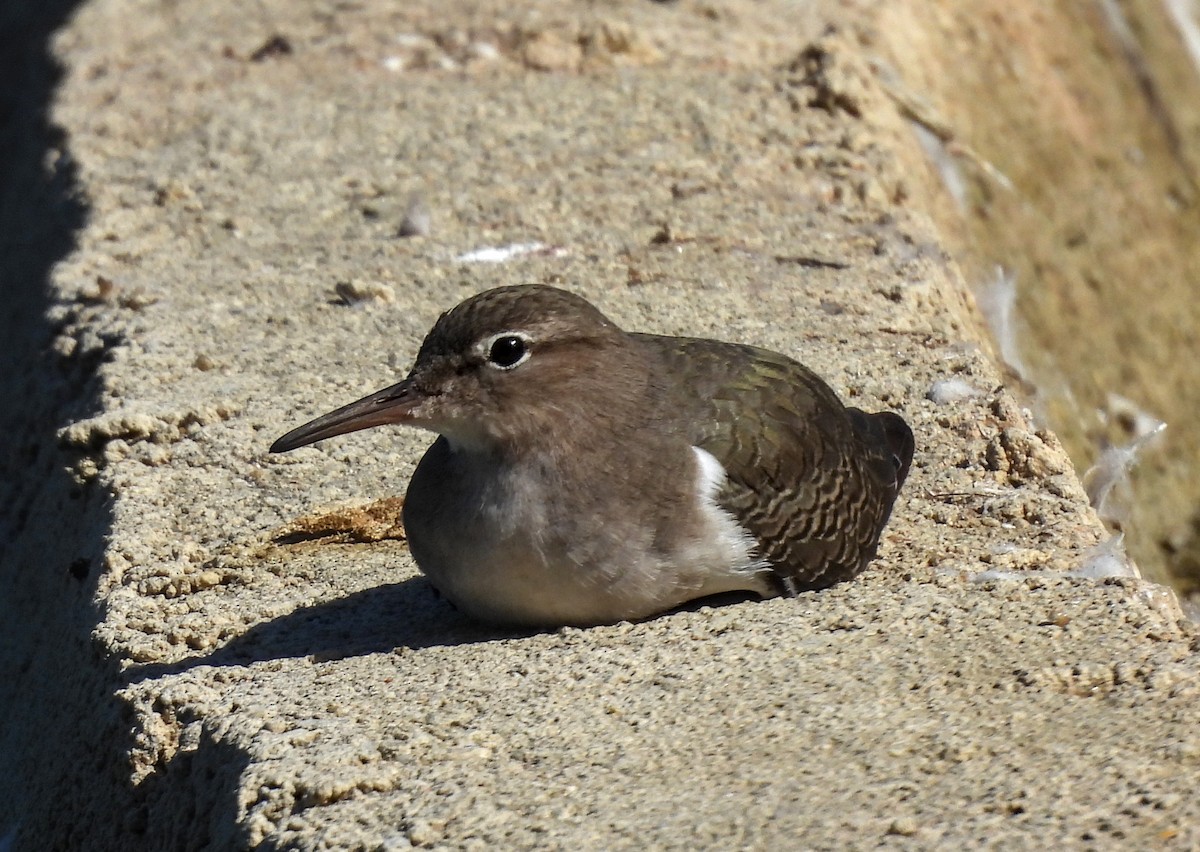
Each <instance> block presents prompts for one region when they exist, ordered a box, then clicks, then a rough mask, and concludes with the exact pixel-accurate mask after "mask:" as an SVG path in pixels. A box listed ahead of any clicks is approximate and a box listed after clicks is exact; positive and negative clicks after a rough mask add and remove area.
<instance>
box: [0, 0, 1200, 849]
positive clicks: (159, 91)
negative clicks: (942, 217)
mask: <svg viewBox="0 0 1200 852" xmlns="http://www.w3.org/2000/svg"><path fill="white" fill-rule="evenodd" d="M67 11H68V9H67V8H66V7H64V8H62V9H60V10H59V12H58V15H59V17H61V16H63V15H65V13H66V12H67ZM74 12H75V14H74V17H73V19H72V20H71V21H70V22H69V23H67V24H65V25H63V26H62V27H61V29H60V30H59V31H58V33H57V35H56V36H55V38H54V41H53V55H54V56H56V57H57V59H58V61H59V62H61V63H62V65H63V66H64V68H65V76H64V78H63V80H62V82H61V83H58V85H57V86H53V84H54V82H55V80H54V76H55V74H54V68H53V65H52V63H50V62H49V60H48V59H46V56H45V55H44V54H39V53H38V48H39V46H44V45H45V44H46V43H47V42H46V40H45V36H46V35H47V34H48V33H49V32H50V30H51V29H52V28H54V27H56V26H58V25H59V21H58V20H57V19H56V18H55V17H54V16H53V15H48V16H47V17H46V18H45V19H42V18H37V17H36V16H35V17H34V19H32V21H25V19H24V18H22V21H23V22H24V24H27V29H28V32H29V33H32V34H33V40H32V41H30V42H29V46H27V47H26V48H25V51H24V52H22V53H21V54H20V56H21V58H22V61H25V62H27V65H28V68H29V69H32V70H30V71H29V74H30V75H31V76H33V77H36V79H38V80H39V81H41V86H40V88H35V89H33V90H32V92H33V95H31V97H39V96H40V97H44V98H45V99H46V100H45V102H44V103H41V104H38V103H25V104H24V106H22V107H21V110H23V111H22V112H20V113H19V114H20V115H23V116H25V117H27V118H36V116H37V115H39V114H40V111H41V110H42V109H43V108H49V110H50V112H49V115H50V123H49V124H45V125H42V124H37V123H36V122H35V123H34V124H33V125H30V128H29V129H27V130H25V131H22V132H23V133H25V134H26V135H25V136H20V135H19V134H17V135H13V136H12V137H11V138H14V139H17V143H19V144H17V143H13V148H14V150H19V151H20V152H22V158H21V159H20V165H21V169H22V170H23V171H21V174H25V175H30V176H33V177H29V178H27V180H28V181H29V182H31V183H32V184H36V185H37V186H38V187H40V189H39V190H38V192H37V193H31V192H29V191H26V190H27V189H28V187H24V185H23V184H21V183H20V180H17V181H16V182H15V183H14V184H13V186H12V187H11V188H10V187H7V186H6V187H5V196H4V203H5V205H6V206H5V208H4V212H5V222H6V223H7V224H11V223H17V224H14V225H13V227H14V228H15V227H17V225H21V226H22V227H30V224H29V219H28V217H29V216H30V215H31V214H39V213H40V214H41V215H43V216H45V217H47V220H48V221H50V220H51V219H52V222H53V223H54V224H53V227H50V226H47V231H48V232H52V233H50V234H49V236H46V235H45V234H42V235H41V236H38V234H37V233H36V232H31V233H34V236H33V237H31V238H30V240H27V241H26V242H24V243H22V242H21V241H20V240H14V239H12V238H11V237H7V236H6V240H8V242H6V254H5V268H4V271H5V275H6V280H5V288H6V292H8V291H9V290H10V289H12V291H13V292H18V290H19V292H20V293H21V294H22V297H21V301H20V302H19V303H14V304H15V305H17V307H15V308H14V309H13V311H12V312H11V313H10V314H9V315H8V316H6V320H5V321H6V323H8V327H7V329H6V330H7V331H8V332H9V333H11V335H12V336H13V337H12V339H13V340H14V341H15V342H16V343H17V344H18V345H17V346H15V347H14V350H13V353H12V354H10V355H6V356H5V357H6V358H12V360H13V364H14V370H13V372H12V373H11V375H10V377H6V378H5V379H4V381H5V389H6V390H7V391H9V398H10V399H12V398H18V399H21V400H25V399H26V398H28V399H29V400H30V402H29V404H28V406H27V407H25V406H23V409H22V410H23V411H28V412H31V416H17V415H16V413H15V412H5V413H4V416H5V417H6V418H8V420H6V421H5V423H6V425H9V429H10V434H12V435H14V436H16V437H17V439H18V440H17V441H15V442H14V443H13V447H14V448H17V449H13V450H10V451H9V452H8V453H6V455H5V464H6V470H7V471H10V472H14V476H13V477H11V478H10V480H9V481H7V482H6V483H5V484H4V488H5V489H6V491H5V494H6V497H7V498H8V499H7V500H6V503H7V505H8V506H9V508H8V509H7V510H6V516H5V524H6V527H5V529H6V530H7V531H9V532H10V533H11V535H10V536H9V538H10V540H11V541H12V543H11V544H8V545H6V546H5V550H4V552H3V557H4V563H3V568H2V570H3V574H2V575H0V582H2V583H3V586H2V590H3V596H2V597H0V630H3V632H4V638H3V642H2V644H0V648H2V649H3V650H2V651H0V666H2V668H0V683H3V684H4V687H3V691H0V702H2V709H0V718H2V719H3V720H4V721H3V727H2V728H0V738H2V739H0V761H2V762H0V848H3V849H6V850H7V849H51V848H59V849H71V848H88V849H110V848H111V849H130V848H138V847H143V848H147V849H174V848H178V849H190V848H211V849H226V848H238V847H251V846H258V847H262V848H301V849H400V848H407V847H409V846H430V847H445V848H458V847H473V848H489V847H501V848H525V847H537V848H596V849H600V848H605V849H611V848H715V847H719V848H732V847H749V848H768V847H771V848H785V847H790V848H796V847H806V848H846V847H852V848H858V847H876V846H880V845H884V846H894V847H901V848H929V847H937V846H941V847H946V848H962V847H966V846H981V845H985V844H987V845H992V844H998V845H1003V846H1011V847H1038V848H1045V847H1049V846H1080V847H1082V846H1092V847H1095V846H1105V845H1125V846H1129V847H1145V846H1150V845H1153V846H1155V847H1157V848H1181V849H1182V848H1195V847H1196V846H1198V845H1200V802H1198V800H1197V799H1196V797H1195V796H1194V795H1191V791H1193V790H1195V789H1196V788H1197V787H1200V709H1198V708H1200V701H1198V700H1197V699H1198V698H1200V636H1198V634H1197V632H1196V629H1195V628H1194V627H1193V626H1191V625H1189V624H1188V623H1187V622H1185V621H1183V620H1182V619H1181V617H1180V614H1179V611H1178V608H1177V606H1176V605H1175V603H1174V599H1173V597H1172V596H1171V594H1170V593H1169V592H1168V591H1166V590H1165V589H1162V588H1160V587H1157V586H1154V585H1151V584H1147V583H1144V582H1142V581H1140V580H1137V579H1135V578H1133V577H1131V576H1128V575H1129V573H1130V572H1131V569H1130V567H1129V566H1128V564H1127V563H1126V562H1124V561H1123V560H1122V559H1121V558H1120V554H1119V553H1118V552H1116V551H1114V550H1113V549H1112V548H1111V547H1110V546H1107V545H1105V544H1104V542H1103V539H1104V533H1103V531H1102V529H1101V528H1100V526H1099V524H1098V523H1097V521H1096V519H1095V516H1094V515H1093V513H1092V512H1091V510H1090V509H1089V508H1088V507H1087V504H1086V498H1085V497H1084V495H1083V493H1082V491H1081V489H1080V486H1079V484H1078V481H1077V479H1076V477H1075V475H1074V473H1073V472H1072V471H1071V468H1070V465H1069V463H1068V462H1067V460H1066V458H1065V456H1064V454H1063V452H1062V450H1061V448H1060V447H1059V446H1058V443H1057V441H1056V440H1055V438H1054V436H1053V435H1050V434H1047V433H1044V432H1038V431H1035V430H1034V429H1032V428H1031V426H1030V425H1029V422H1028V419H1027V417H1026V416H1025V414H1024V413H1023V412H1022V411H1021V409H1020V407H1019V405H1018V404H1017V403H1016V402H1015V401H1014V399H1013V397H1012V396H1011V395H1010V394H1009V393H1008V391H1007V390H1006V389H1005V387H1004V382H1003V380H1002V378H1001V377H1000V375H999V374H998V373H997V371H996V369H995V368H994V366H993V365H992V363H991V362H990V361H989V359H988V357H987V355H986V349H985V347H984V345H983V344H982V343H981V337H980V333H979V331H978V327H977V325H976V324H975V322H974V317H973V313H972V307H971V303H970V299H969V297H968V296H967V295H966V292H965V289H964V287H963V283H962V281H961V278H960V277H959V275H958V273H957V270H956V267H955V265H954V264H953V262H952V261H951V260H950V259H949V257H948V256H947V255H946V253H945V251H944V250H943V249H942V248H941V241H940V239H939V235H938V233H937V232H936V231H935V229H934V228H933V227H932V226H931V225H930V224H929V221H928V219H927V218H926V217H925V216H924V215H923V212H922V209H921V203H920V202H919V199H921V198H924V197H926V196H927V194H928V193H929V192H930V191H931V190H930V186H929V181H930V178H929V176H928V175H927V174H925V173H923V172H920V171H918V170H914V169H912V168H909V167H905V166H903V165H902V164H904V163H912V162H914V155H913V151H914V150H915V149H914V148H913V147H912V146H913V145H914V144H915V143H914V142H913V140H912V139H911V138H910V136H909V135H908V131H907V130H906V129H905V128H904V126H903V124H902V123H901V121H900V120H899V117H898V107H897V104H896V103H895V99H894V98H893V97H890V96H889V95H888V94H887V93H886V92H885V91H884V87H883V86H881V85H880V83H879V81H878V80H877V79H876V77H875V74H876V71H875V70H872V69H873V68H877V65H875V64H874V63H872V61H871V57H870V50H871V48H870V46H869V45H865V44H864V42H863V39H862V38H860V37H858V36H856V35H855V33H859V32H865V31H867V30H868V29H869V27H866V26H865V23H866V22H864V21H862V20H860V19H857V18H855V17H853V15H854V14H858V13H852V12H848V11H846V10H845V9H844V8H843V7H842V6H841V5H839V4H822V3H814V4H811V5H805V6H803V7H802V8H801V9H799V10H798V9H797V8H796V5H795V4H791V3H786V2H782V0H780V2H762V3H750V2H746V3H730V4H724V5H721V6H712V5H707V4H700V3H691V2H680V3H678V4H669V5H668V4H655V3H650V2H634V0H625V2H616V3H611V4H604V5H601V6H597V5H596V4H593V3H583V2H579V3H565V4H561V3H560V4H537V3H532V2H529V3H523V4H517V5H516V6H515V7H514V6H513V5H512V4H494V5H493V4H489V3H480V4H471V5H469V6H468V5H467V4H463V6H462V7H461V8H459V7H458V6H455V5H450V6H449V7H448V6H447V4H444V3H441V4H434V3H424V2H415V3H408V4H403V5H402V6H397V7H395V8H388V7H385V6H382V5H381V6H379V7H378V8H376V7H374V5H373V4H366V5H363V6H356V5H352V4H351V5H345V6H339V5H337V4H333V5H328V4H323V3H316V2H314V3H311V4H306V5H305V6H304V7H303V8H302V9H297V8H295V4H286V5H285V4H282V3H281V4H275V3H260V4H255V5H254V6H253V9H252V10H251V11H249V12H248V11H247V10H246V7H244V6H243V5H241V4H233V3H209V4H199V5H195V4H194V5H191V6H189V5H187V4H184V5H178V4H174V5H166V6H158V5H151V6H147V5H144V4H137V3H134V2H132V1H131V0H95V2H90V3H86V4H84V5H82V6H80V7H79V8H78V9H76V10H74ZM28 14H30V15H33V14H34V13H28ZM830 24H833V25H835V32H834V33H833V34H826V33H827V26H828V25H830ZM9 85H11V84H9ZM55 127H58V128H61V129H62V130H63V131H65V133H66V138H65V139H57V138H55ZM14 133H15V131H14ZM6 138H8V137H6ZM47 168H49V169H51V171H50V172H46V171H45V169H47ZM46 174H50V175H51V176H53V177H54V180H46V181H42V182H40V183H39V180H41V179H40V178H38V177H37V176H44V175H46ZM55 181H57V182H55ZM414 194H415V196H416V197H419V198H420V201H421V204H423V205H424V206H425V207H426V208H427V210H428V212H429V218H430V228H429V233H428V235H425V236H416V237H400V236H399V235H398V232H399V231H400V229H401V223H402V221H403V220H404V219H405V217H406V216H407V215H409V214H410V213H412V212H413V211H412V208H413V198H414ZM85 208H86V209H87V210H88V211H90V216H89V218H88V219H87V221H86V223H84V222H83V217H82V211H83V210H84V209H85ZM51 211H53V212H54V213H55V216H54V217H51V216H50V212H51ZM10 233H16V231H15V230H14V231H10ZM69 240H73V242H74V245H73V246H71V245H70V244H69V242H68V241H69ZM531 244H537V246H538V248H537V249H535V250H532V251H527V252H525V253H524V254H521V255H519V256H517V257H513V258H511V259H510V260H509V261H508V262H503V263H485V262H475V261H473V260H472V258H471V255H470V253H471V252H474V251H477V250H479V249H481V248H485V247H501V246H513V245H525V246H529V245H531ZM29 245H32V246H34V249H32V250H30V249H29V248H28V246H29ZM22 246H25V248H24V249H22V250H21V251H18V249H19V248H21V247H22ZM518 282H549V283H555V284H558V285H560V286H566V287H570V288H572V289H575V290H577V291H579V292H581V293H583V294H584V295H586V296H587V297H589V298H590V299H592V300H594V301H595V302H597V303H598V304H599V305H601V306H602V307H603V308H604V309H605V310H606V311H607V312H609V313H610V315H612V316H613V317H614V318H615V319H617V320H618V321H619V322H621V323H622V324H624V325H626V326H627V327H631V328H638V329H643V330H653V331H660V332H670V333H690V334H703V335H710V336H717V337H722V338H726V339H736V340H744V341H749V342H754V343H758V344H762V345H766V346H770V347H772V348H776V349H779V350H782V351H785V352H790V353H793V354H795V355H796V356H797V357H799V358H801V359H802V360H804V361H805V362H806V363H808V364H810V365H811V366H813V367H814V368H815V369H817V370H818V371H819V372H820V373H822V374H823V375H824V376H826V377H827V378H828V379H829V380H830V381H831V382H832V383H833V385H834V386H835V388H836V389H837V390H838V391H839V392H840V393H841V394H842V395H843V396H844V397H846V398H848V399H850V400H852V401H853V402H854V403H855V404H857V405H861V406H863V407H867V408H881V407H888V408H895V409H897V410H900V411H902V412H903V413H904V415H905V416H906V417H907V418H908V419H909V420H910V422H911V423H912V424H913V425H914V428H915V430H916V433H917V436H918V447H919V449H918V456H917V461H916V463H915V465H914V469H913V473H912V475H911V478H910V481H909V485H908V486H907V489H906V493H905V495H904V496H903V498H902V500H901V504H900V506H899V507H898V509H897V511H896V514H895V517H894V520H893V522H892V524H891V526H890V527H889V530H888V532H887V534H886V536H885V541H884V545H883V548H882V552H881V555H880V558H879V560H878V563H877V564H876V565H875V566H874V567H873V569H872V570H871V571H869V572H868V573H867V574H866V575H865V576H863V577H862V578H861V579H859V580H857V581H855V582H853V583H849V584H844V585H841V586H838V587H836V588H833V589H830V590H827V591H824V592H820V593H813V594H805V595H801V596H799V597H798V598H796V599H794V600H775V601H769V602H761V603H760V602H745V603H738V604H731V605H727V606H717V607H698V608H696V609H693V610H691V611H686V612H680V613H677V614H672V615H669V616H665V617H662V618H658V619H654V620H651V621H648V622H646V623H641V624H620V625H616V626H613V627H604V628H597V629H592V630H585V631H580V630H564V631H561V632H550V633H535V634H508V633H501V632H497V631H495V630H490V629H488V628H485V627H481V626H479V625H475V624H472V623H470V622H468V621H466V620H464V619H463V618H461V617H460V616H458V615H457V614H456V613H455V612H453V611H452V610H451V609H450V608H449V607H448V606H446V605H445V604H443V603H442V602H440V601H439V600H438V599H437V598H436V597H435V596H434V594H433V593H432V590H431V588H430V587H429V586H428V585H427V584H426V583H425V582H424V581H423V580H422V579H420V578H419V577H418V576H417V575H416V573H415V571H414V568H413V565H412V562H411V559H410V557H409V555H408V552H407V550H406V548H405V545H404V542H403V539H402V536H401V535H400V534H399V533H398V531H397V530H396V529H395V528H394V527H393V526H392V525H391V523H390V519H391V518H392V517H394V514H395V504H394V503H393V502H389V501H388V499H387V498H390V497H393V496H395V495H397V494H400V493H402V491H403V488H404V485H405V483H406V481H407V477H408V475H409V473H410V472H411V470H412V468H413V465H414V463H415V461H416V460H417V458H418V457H419V455H420V452H421V449H422V447H423V445H424V444H425V443H426V442H427V438H426V437H425V436H422V435H417V434H409V433H406V432H392V433H389V432H383V431H379V432H377V433H364V434H362V435H358V436H355V437H353V438H352V439H345V440H340V441H333V442H329V444H327V445H325V446H322V447H320V448H316V449H311V450H306V451H302V452H299V453H296V454H293V455H290V456H287V457H283V458H275V457H268V456H267V455H266V453H265V449H266V446H267V445H268V444H269V443H270V440H271V438H273V437H274V436H276V435H277V434H279V433H280V432H281V431H283V430H284V429H286V428H288V427H289V426H291V425H294V424H295V423H297V422H298V421H299V420H301V419H304V418H307V417H309V416H311V415H313V414H315V413H318V412H321V411H324V410H326V409H327V408H329V407H331V406H333V405H335V404H338V403H340V402H343V401H347V400H349V399H352V398H355V397H356V396H357V395H359V394H361V393H363V392H365V391H368V390H371V389H374V388H376V387H380V386H382V385H384V384H386V383H388V382H390V381H392V380H393V379H394V377H395V375H396V374H397V373H399V372H403V371H404V370H405V369H406V367H407V364H408V362H409V360H410V359H411V357H412V356H413V354H414V353H415V350H416V347H417V345H418V344H419V342H420V339H421V336H422V335H423V333H424V331H425V330H426V329H427V328H428V326H429V325H430V324H431V322H432V321H433V319H434V318H435V317H436V316H437V315H438V313H439V312H440V311H442V310H444V309H445V308H447V307H449V306H450V305H452V304H454V303H456V302H457V301H459V300H460V299H461V298H463V297H464V296H466V295H467V294H469V293H472V292H475V291H478V290H480V289H483V288H486V287H491V286H497V285H500V284H507V283H518ZM30 327H33V328H34V331H32V332H27V331H24V330H25V329H28V328H30ZM18 375H19V376H20V378H12V377H13V376H18ZM9 421H11V424H9ZM17 471H23V472H24V473H25V475H24V476H22V477H20V478H19V479H18V478H17V477H16V476H15V472H17Z"/></svg>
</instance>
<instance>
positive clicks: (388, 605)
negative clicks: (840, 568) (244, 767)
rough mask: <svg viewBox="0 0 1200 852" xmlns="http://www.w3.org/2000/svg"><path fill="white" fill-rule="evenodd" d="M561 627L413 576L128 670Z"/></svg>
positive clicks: (151, 674)
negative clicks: (502, 620) (518, 620)
mask: <svg viewBox="0 0 1200 852" xmlns="http://www.w3.org/2000/svg"><path fill="white" fill-rule="evenodd" d="M756 598H757V595H754V594H752V593H749V592H747V593H739V592H731V593H727V594H723V595H713V596H710V597H706V598H700V599H697V600H694V601H690V602H689V603H686V604H684V605H683V606H680V607H676V608H675V609H672V610H670V611H669V612H668V613H661V614H659V615H654V616H649V617H648V618H646V619H640V620H643V621H645V620H650V619H654V618H660V617H662V615H667V614H670V613H679V612H690V611H695V610H697V609H699V608H701V607H704V606H727V605H729V604H734V603H740V602H743V601H746V600H751V599H756ZM545 632H555V631H554V629H553V628H537V627H525V628H521V627H502V626H497V625H493V624H487V623H484V622H480V621H476V620H473V619H471V618H469V617H467V616H465V615H463V614H462V613H460V612H459V611H458V610H456V609H455V608H454V607H453V606H452V605H451V604H450V603H449V602H448V601H446V600H445V599H444V598H442V597H441V595H439V594H438V592H437V590H436V589H434V587H433V586H432V585H431V584H430V583H429V581H428V580H427V579H425V578H424V577H411V578H409V579H407V580H404V581H403V582H400V583H388V584H386V585H383V586H373V587H371V588H369V589H363V590H362V591H360V592H354V593H353V594H350V595H347V596H346V597H344V598H338V599H337V600H332V601H325V602H324V603H319V604H314V605H312V606H306V607H301V608H299V609H296V610H293V611H292V612H289V613H288V614H286V615H282V616H280V617H278V618H273V619H271V620H270V621H264V622H262V623H261V624H256V625H254V626H253V627H251V628H250V629H249V630H247V631H246V632H245V633H242V634H240V635H238V636H236V637H234V638H233V639H231V640H229V641H228V642H227V643H225V644H224V645H222V646H221V647H219V648H217V649H216V650H213V651H207V652H204V653H201V654H194V655H192V656H189V657H185V658H183V659H182V660H176V661H175V662H172V663H146V664H138V665H133V666H130V667H129V668H127V669H126V670H125V676H126V682H127V683H128V684H134V683H138V682H141V681H145V680H152V679H154V678H158V677H163V676H165V675H173V674H181V673H183V672H185V671H188V670H190V669H194V668H198V667H200V666H246V665H251V664H253V663H261V662H266V661H268V660H282V659H293V658H309V659H311V660H313V661H314V662H328V661H331V660H340V659H344V658H346V657H359V656H365V655H367V654H378V653H384V652H391V651H394V650H395V649H397V648H412V649H418V648H429V647H434V646H438V645H463V644H469V643H476V642H495V641H501V640H505V639H520V638H526V637H530V636H534V635H536V634H539V633H545Z"/></svg>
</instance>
